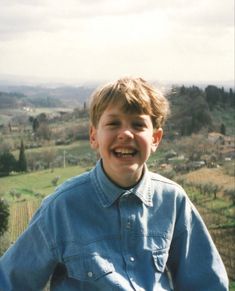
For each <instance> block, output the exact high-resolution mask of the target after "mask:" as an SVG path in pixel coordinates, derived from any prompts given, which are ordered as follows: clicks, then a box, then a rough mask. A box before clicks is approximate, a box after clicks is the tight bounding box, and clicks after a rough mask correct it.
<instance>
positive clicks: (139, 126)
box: [133, 122, 145, 129]
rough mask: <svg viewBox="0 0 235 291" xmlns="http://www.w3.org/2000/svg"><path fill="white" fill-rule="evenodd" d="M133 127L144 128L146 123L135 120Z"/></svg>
mask: <svg viewBox="0 0 235 291" xmlns="http://www.w3.org/2000/svg"><path fill="white" fill-rule="evenodd" d="M133 127H134V128H137V129H142V128H144V127H145V124H144V123H143V122H134V123H133Z"/></svg>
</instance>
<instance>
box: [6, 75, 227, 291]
mask: <svg viewBox="0 0 235 291" xmlns="http://www.w3.org/2000/svg"><path fill="white" fill-rule="evenodd" d="M167 112H168V103H167V100H166V99H165V98H164V97H163V96H162V95H161V94H160V93H158V92H157V91H156V90H155V88H154V87H153V86H152V85H150V84H149V83H147V82H146V81H144V80H142V79H140V78H136V79H134V78H123V79H120V80H118V81H117V82H115V83H112V84H108V85H106V86H104V87H103V88H101V89H100V90H98V91H96V92H95V93H94V95H93V99H92V102H91V105H90V120H91V126H90V143H91V146H92V148H93V149H94V150H97V151H98V153H99V155H100V160H99V161H98V162H97V165H96V166H95V167H94V169H92V170H91V171H89V172H86V173H84V174H82V175H80V176H78V177H75V178H73V179H70V180H68V181H67V182H65V183H64V184H63V185H62V186H60V187H59V188H58V189H57V190H56V192H55V193H54V194H53V195H50V196H49V197H48V198H47V199H45V200H44V201H43V203H42V206H41V207H40V209H39V210H38V211H37V212H36V214H35V215H34V217H33V219H32V221H31V223H30V224H29V226H28V228H27V229H26V231H25V232H24V233H23V234H22V235H21V237H20V238H19V239H18V240H17V241H16V243H15V244H14V245H13V246H12V247H11V248H10V249H9V250H8V251H7V252H6V253H5V255H4V256H3V257H2V258H1V259H0V290H1V291H10V290H11V291H13V290H17V291H29V290H34V291H36V290H37V291H38V290H42V289H43V287H44V286H45V284H46V282H47V281H48V279H49V278H50V280H51V290H56V291H66V290H69V291H73V290H74V291H75V290H84V291H85V290H89V291H96V290H101V291H106V290H107V291H110V290H122V291H131V290H136V291H137V290H138V291H141V290H142V291H153V290H156V291H161V290H178V291H222V290H228V279H227V275H226V271H225V268H224V265H223V263H222V260H221V258H220V256H219V254H218V252H217V250H216V248H215V246H214V244H213V242H212V240H211V237H210V235H209V233H208V231H207V229H206V227H205V225H204V223H203V222H202V219H201V218H200V216H199V214H198V212H197V211H196V209H195V207H194V206H193V205H192V204H191V202H190V201H189V199H188V197H187V195H186V194H185V192H184V190H183V189H182V188H181V187H180V186H179V185H177V184H176V183H174V182H172V181H170V180H168V179H166V178H164V177H162V176H160V175H158V174H154V173H151V172H149V171H148V168H147V166H146V161H147V160H148V158H149V156H150V154H151V152H155V151H156V149H157V147H158V145H159V143H160V141H161V138H162V133H163V131H162V128H161V127H162V125H163V123H164V120H165V118H166V115H167Z"/></svg>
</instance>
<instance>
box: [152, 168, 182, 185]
mask: <svg viewBox="0 0 235 291" xmlns="http://www.w3.org/2000/svg"><path fill="white" fill-rule="evenodd" d="M149 174H150V178H151V180H152V181H155V182H159V183H163V184H169V185H172V186H176V187H180V188H181V186H180V185H179V184H177V183H176V182H175V181H172V180H170V179H169V178H166V177H164V176H162V175H160V174H157V173H154V172H151V171H149Z"/></svg>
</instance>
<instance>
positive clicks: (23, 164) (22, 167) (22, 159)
mask: <svg viewBox="0 0 235 291" xmlns="http://www.w3.org/2000/svg"><path fill="white" fill-rule="evenodd" d="M18 171H19V172H26V171H27V160H26V156H25V150H24V143H23V140H21V143H20V154H19V160H18Z"/></svg>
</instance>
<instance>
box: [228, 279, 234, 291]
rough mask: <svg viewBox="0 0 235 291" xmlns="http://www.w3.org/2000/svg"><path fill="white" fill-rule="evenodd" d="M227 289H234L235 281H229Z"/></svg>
mask: <svg viewBox="0 0 235 291" xmlns="http://www.w3.org/2000/svg"><path fill="white" fill-rule="evenodd" d="M229 291H235V281H233V282H230V284H229Z"/></svg>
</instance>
